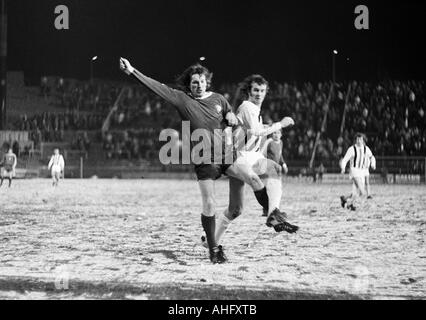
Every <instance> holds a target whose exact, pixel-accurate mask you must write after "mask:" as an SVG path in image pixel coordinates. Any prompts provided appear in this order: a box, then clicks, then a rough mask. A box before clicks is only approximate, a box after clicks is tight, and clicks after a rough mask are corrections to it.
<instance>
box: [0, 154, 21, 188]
mask: <svg viewBox="0 0 426 320" xmlns="http://www.w3.org/2000/svg"><path fill="white" fill-rule="evenodd" d="M17 163H18V160H17V158H16V155H15V154H14V153H13V151H12V149H11V148H10V149H9V150H8V152H7V153H6V154H5V155H4V156H3V160H2V162H1V163H0V166H1V167H2V168H1V182H0V187H1V186H2V185H3V180H4V178H7V179H8V180H9V188H10V187H11V186H12V179H13V177H14V176H15V168H16V165H17Z"/></svg>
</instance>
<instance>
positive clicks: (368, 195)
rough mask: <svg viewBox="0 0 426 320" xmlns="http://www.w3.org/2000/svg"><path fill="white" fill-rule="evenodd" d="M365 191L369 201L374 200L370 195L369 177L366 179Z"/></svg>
mask: <svg viewBox="0 0 426 320" xmlns="http://www.w3.org/2000/svg"><path fill="white" fill-rule="evenodd" d="M365 190H366V193H367V199H372V196H371V194H370V177H369V176H366V177H365Z"/></svg>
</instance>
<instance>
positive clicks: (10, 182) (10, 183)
mask: <svg viewBox="0 0 426 320" xmlns="http://www.w3.org/2000/svg"><path fill="white" fill-rule="evenodd" d="M11 185H12V179H9V188H10V186H11Z"/></svg>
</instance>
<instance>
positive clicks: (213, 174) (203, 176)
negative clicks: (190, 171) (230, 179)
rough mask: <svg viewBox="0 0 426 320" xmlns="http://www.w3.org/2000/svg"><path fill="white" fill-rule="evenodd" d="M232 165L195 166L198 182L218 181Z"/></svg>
mask: <svg viewBox="0 0 426 320" xmlns="http://www.w3.org/2000/svg"><path fill="white" fill-rule="evenodd" d="M230 166H231V165H230V164H197V165H195V166H194V169H195V174H196V175H197V179H198V180H217V179H219V178H220V177H221V176H222V175H225V174H226V173H225V172H226V170H228V168H229V167H230Z"/></svg>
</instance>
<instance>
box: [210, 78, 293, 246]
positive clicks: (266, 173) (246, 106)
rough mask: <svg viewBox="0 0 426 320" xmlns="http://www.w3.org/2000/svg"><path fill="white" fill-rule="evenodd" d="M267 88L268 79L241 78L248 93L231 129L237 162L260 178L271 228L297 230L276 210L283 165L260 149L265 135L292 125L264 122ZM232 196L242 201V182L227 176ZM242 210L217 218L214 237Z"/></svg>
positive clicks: (288, 122) (289, 119) (280, 191)
mask: <svg viewBox="0 0 426 320" xmlns="http://www.w3.org/2000/svg"><path fill="white" fill-rule="evenodd" d="M267 90H268V82H267V81H266V80H265V79H264V78H263V77H262V76H260V75H251V76H249V77H247V78H246V79H244V81H243V82H242V84H241V91H242V92H244V93H245V94H246V96H247V100H245V101H243V103H242V104H241V105H240V106H239V108H238V110H237V113H236V115H237V118H238V120H239V122H240V127H239V128H238V129H237V130H239V131H237V132H234V137H236V138H237V139H236V140H237V141H236V143H235V148H236V151H237V159H236V161H235V163H236V164H238V165H241V166H244V167H246V168H249V170H252V171H254V172H255V173H256V174H257V175H258V176H259V177H260V178H261V179H262V181H263V183H264V185H265V188H266V191H267V195H268V208H267V210H266V211H267V220H266V225H267V226H268V227H274V229H275V231H277V232H281V231H286V232H289V233H294V232H296V231H297V230H298V229H299V227H298V226H295V225H292V224H290V223H288V222H287V215H286V214H285V213H284V212H281V211H280V210H279V206H280V202H281V195H282V185H281V183H282V182H281V172H282V167H281V166H280V165H279V164H278V163H276V162H274V161H272V160H269V159H266V158H265V157H264V155H263V154H262V152H261V151H260V146H261V142H262V139H263V138H264V137H266V136H267V135H269V134H271V133H273V132H276V131H278V130H281V129H282V128H285V127H288V126H291V125H294V121H293V119H291V118H289V117H285V118H283V119H282V120H281V121H280V122H277V123H274V124H273V125H272V126H270V127H266V128H265V126H264V125H263V122H262V117H261V116H260V109H261V106H262V103H263V100H264V99H265V96H266V93H267ZM230 194H231V199H232V198H234V200H235V198H236V197H237V196H238V198H239V199H240V200H239V201H238V202H240V203H241V204H242V203H243V196H244V182H241V181H238V180H236V179H235V180H234V179H233V178H230ZM241 213H242V206H241V207H240V208H239V210H237V211H236V212H230V210H229V208H228V209H226V210H225V212H224V213H223V214H222V215H220V216H219V217H218V221H217V224H216V234H215V236H216V240H217V241H219V240H220V238H221V237H222V236H223V234H224V233H225V231H226V229H227V228H228V226H229V224H230V223H231V222H232V221H233V220H235V219H236V218H237V217H238V216H239V215H240V214H241Z"/></svg>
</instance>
